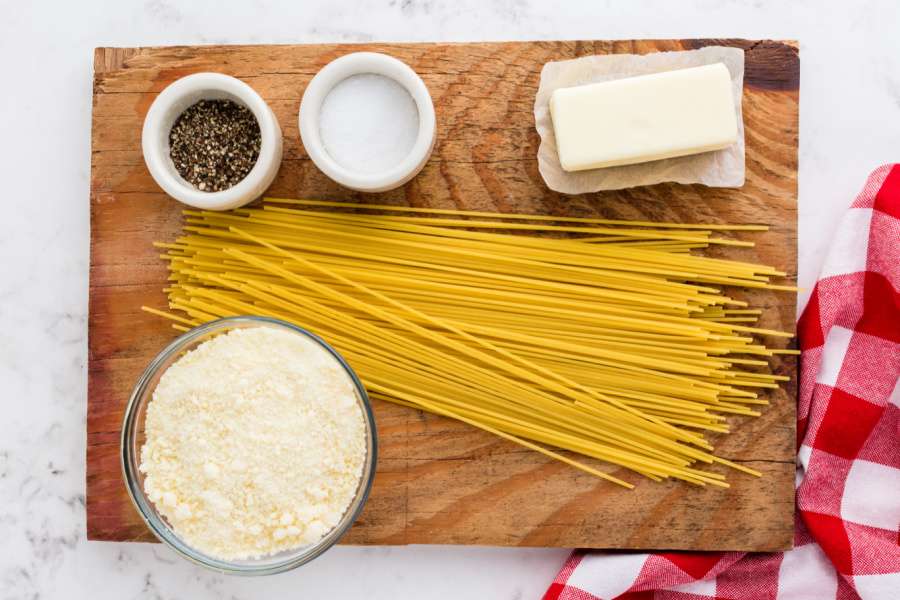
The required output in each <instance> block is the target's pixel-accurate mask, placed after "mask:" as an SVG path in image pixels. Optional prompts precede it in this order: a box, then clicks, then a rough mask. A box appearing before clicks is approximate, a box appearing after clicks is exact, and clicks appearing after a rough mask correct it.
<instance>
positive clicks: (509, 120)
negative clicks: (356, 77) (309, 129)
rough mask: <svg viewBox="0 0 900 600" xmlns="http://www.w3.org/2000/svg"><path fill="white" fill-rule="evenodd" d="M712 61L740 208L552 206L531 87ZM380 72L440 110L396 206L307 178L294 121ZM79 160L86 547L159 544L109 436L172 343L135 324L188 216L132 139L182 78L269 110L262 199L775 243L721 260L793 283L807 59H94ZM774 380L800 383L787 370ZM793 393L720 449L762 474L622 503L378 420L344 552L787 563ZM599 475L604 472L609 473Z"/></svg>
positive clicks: (473, 55)
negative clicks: (86, 240) (433, 547)
mask: <svg viewBox="0 0 900 600" xmlns="http://www.w3.org/2000/svg"><path fill="white" fill-rule="evenodd" d="M710 44H724V45H731V46H738V47H742V48H744V49H745V50H746V78H745V87H744V97H743V102H744V120H745V124H746V143H747V183H746V185H744V187H743V188H741V189H711V188H706V187H703V186H700V185H693V186H683V185H674V184H672V185H657V186H652V187H643V188H635V189H630V190H625V191H619V192H606V193H597V194H589V195H583V196H564V195H560V194H556V193H554V192H551V191H549V190H548V189H547V188H546V187H545V186H544V185H543V182H542V181H541V177H540V175H539V174H538V169H537V163H536V160H535V156H536V152H537V146H538V143H539V141H538V136H537V134H536V132H535V129H534V117H533V112H532V110H533V101H534V95H535V92H536V91H537V87H538V82H539V78H540V71H541V67H542V66H543V65H544V63H545V62H547V61H551V60H562V59H569V58H574V57H578V56H585V55H590V54H605V53H623V52H630V53H648V52H656V51H665V50H683V49H691V48H697V47H701V46H705V45H710ZM360 50H369V51H376V52H385V53H388V54H392V55H394V56H396V57H398V58H400V59H401V60H403V61H405V62H407V63H408V64H409V65H411V66H412V67H413V68H414V69H415V70H416V71H417V72H418V73H420V74H421V76H422V78H423V79H424V80H425V83H426V84H427V85H428V88H429V90H430V91H431V94H432V97H433V98H434V103H435V108H436V111H437V122H438V139H437V145H436V146H435V151H434V155H433V156H432V158H431V160H430V161H429V162H428V164H427V166H426V167H425V169H424V170H423V171H422V173H421V174H420V175H419V176H418V177H416V178H415V179H414V180H412V181H411V182H410V183H408V184H407V185H406V186H404V187H403V188H401V189H398V190H394V191H391V192H387V193H384V194H376V195H365V194H358V193H354V192H349V191H347V190H345V189H342V188H340V187H339V186H337V185H336V184H334V183H333V182H331V181H330V180H329V179H328V178H327V177H325V176H324V175H323V174H322V173H321V172H319V171H318V170H317V169H316V167H315V166H314V165H313V164H312V163H311V161H310V160H309V157H308V156H307V154H306V152H305V151H304V149H303V146H302V144H301V143H300V138H299V135H298V131H297V110H298V107H299V104H300V98H301V96H302V94H303V91H304V89H305V87H306V84H307V83H308V82H309V80H310V78H311V77H312V76H313V75H314V74H315V73H316V72H317V71H318V70H319V69H320V68H322V67H323V66H324V65H325V64H326V63H328V62H329V61H331V60H332V59H334V58H336V57H338V56H341V55H343V54H345V53H348V52H352V51H360ZM94 69H95V78H94V106H93V130H92V160H91V198H90V202H91V268H90V315H89V366H88V418H87V534H88V537H89V538H90V539H99V540H143V541H151V540H153V537H152V535H151V534H150V533H149V531H148V530H147V529H146V528H145V526H144V524H143V522H142V521H141V519H140V518H139V517H138V515H137V513H136V512H135V510H134V508H133V507H132V505H131V502H130V501H129V499H128V496H127V494H126V491H125V487H124V485H123V482H122V476H121V470H120V466H119V433H120V426H121V421H122V414H123V410H124V406H125V403H126V401H127V399H128V396H129V393H130V391H131V387H132V385H133V384H134V382H135V381H136V379H137V377H138V375H139V374H140V372H141V371H142V370H143V369H144V367H145V366H146V365H147V363H148V362H149V361H150V359H151V358H152V357H153V356H154V355H155V354H156V353H157V352H158V351H159V350H160V349H161V348H162V347H163V346H164V345H165V344H166V343H167V342H168V341H170V340H171V339H172V338H173V337H174V336H175V335H176V333H175V332H174V331H173V330H172V329H171V328H170V327H169V324H168V323H167V322H164V321H163V320H162V319H159V318H157V317H154V316H152V315H149V314H146V313H144V312H141V310H140V306H141V305H142V304H147V305H151V306H157V307H160V308H162V307H164V306H165V297H164V296H163V293H162V291H161V287H162V285H163V282H164V280H165V278H166V269H165V265H164V264H163V261H161V260H159V259H158V257H157V251H156V250H154V248H153V247H152V246H151V242H153V241H155V240H172V239H173V238H174V237H175V236H176V235H177V233H178V231H179V228H180V225H181V215H180V209H181V206H180V205H179V204H178V203H176V202H175V201H173V200H171V199H170V198H168V197H166V195H165V194H163V193H162V192H161V190H160V189H159V188H158V187H157V186H156V184H155V183H154V182H153V180H152V179H151V177H150V174H149V173H148V171H147V169H146V167H145V166H144V162H143V159H142V157H141V145H140V135H141V125H142V122H143V118H144V115H145V114H146V112H147V109H148V107H149V106H150V104H151V102H152V101H153V99H154V98H155V97H156V94H157V93H158V92H160V91H161V90H162V89H163V88H164V87H165V86H167V85H168V84H170V83H171V82H173V81H174V80H176V79H177V78H179V77H181V76H183V75H187V74H189V73H195V72H199V71H217V72H222V73H227V74H230V75H234V76H236V77H239V78H241V79H242V80H244V81H246V82H247V83H249V84H250V85H251V86H253V88H254V89H256V90H257V91H258V92H259V93H260V94H261V95H262V96H263V98H265V100H266V101H267V102H268V103H269V104H270V105H271V107H272V109H273V110H274V111H275V114H276V116H277V117H278V120H279V122H280V124H281V128H282V131H283V133H284V164H283V165H282V168H281V171H280V173H279V175H278V178H277V179H276V180H275V182H274V183H273V185H272V187H271V189H270V193H271V194H273V195H278V196H282V197H308V198H318V199H337V200H341V199H345V200H354V201H368V202H383V203H394V204H403V205H414V206H431V207H445V208H446V207H449V208H463V209H478V210H497V211H504V212H519V213H541V214H558V215H570V216H590V215H599V216H604V217H613V218H626V219H654V220H668V221H686V222H687V221H689V222H734V223H768V224H770V225H771V226H772V229H771V231H769V232H768V233H764V234H747V235H744V236H742V237H743V239H751V240H753V241H755V242H756V243H757V246H756V248H755V249H733V250H727V251H724V254H723V255H727V256H729V257H733V258H736V259H740V260H751V261H758V262H763V263H767V264H771V265H775V266H776V267H778V268H780V269H784V270H786V271H787V272H788V273H789V274H790V277H791V279H795V275H796V263H797V255H796V233H797V212H796V207H797V204H796V197H797V138H798V112H797V111H798V81H799V69H800V67H799V57H798V51H797V47H796V44H794V43H791V42H771V41H758V42H752V41H746V40H674V41H666V40H653V41H620V42H592V41H567V42H530V43H478V44H363V45H298V46H231V47H227V46H209V47H170V48H127V49H122V48H99V49H97V50H96V54H95V62H94ZM733 293H734V295H736V296H738V297H743V298H746V299H749V300H750V301H751V302H752V303H753V305H754V306H757V307H761V308H763V309H764V314H763V318H762V321H761V324H762V326H764V327H772V328H778V329H785V330H792V329H793V326H794V317H795V310H796V306H795V302H796V299H795V295H794V294H792V293H773V292H761V293H760V292H754V293H749V292H746V291H742V290H734V291H733ZM773 366H774V369H775V371H776V372H778V373H781V374H787V375H791V376H792V377H795V376H796V361H795V360H794V358H793V357H788V358H782V359H777V360H775V361H774V363H773ZM795 397H796V381H795V380H794V379H792V381H791V382H790V383H789V384H787V385H786V386H785V387H784V389H783V390H781V391H779V392H776V393H773V394H771V395H769V399H770V400H771V402H772V404H771V406H769V407H767V409H766V410H765V413H764V415H763V416H762V417H760V418H757V419H746V418H744V419H733V420H732V421H731V423H732V425H733V427H734V430H733V433H731V434H730V435H727V436H721V437H719V438H716V437H713V438H712V439H713V441H714V443H715V444H716V447H717V452H718V453H719V455H721V456H723V457H726V458H729V459H731V460H736V461H739V462H742V463H745V464H747V465H749V466H752V467H754V468H756V469H759V470H761V471H762V472H763V473H764V475H763V477H762V478H761V479H755V478H752V477H749V476H745V475H742V474H740V473H737V472H733V471H732V472H730V473H728V477H729V481H730V482H731V484H732V487H731V488H730V489H728V490H720V489H717V488H709V489H706V488H698V487H694V486H690V485H687V484H684V483H676V482H671V483H663V484H659V483H654V482H651V481H648V480H643V479H641V478H639V477H637V476H633V474H630V473H619V472H617V474H618V475H619V476H622V477H625V478H626V479H629V480H630V481H633V482H635V483H637V484H638V487H637V489H636V490H634V491H628V490H624V489H622V488H619V487H617V486H614V485H611V484H608V483H605V482H603V481H601V480H598V479H596V478H594V477H592V476H590V475H586V474H584V473H581V472H579V471H577V470H575V469H573V468H571V467H568V466H566V465H564V464H561V463H559V462H556V461H553V460H551V459H547V458H545V457H544V456H542V455H540V454H538V453H535V452H531V451H528V450H524V449H522V448H519V447H517V446H514V445H512V444H510V443H507V442H505V441H503V440H499V439H497V438H495V437H493V436H491V435H488V434H485V433H482V432H480V431H477V430H475V429H473V428H471V427H468V426H466V425H464V424H460V423H456V422H453V421H450V420H447V419H444V418H440V417H435V416H432V415H428V414H424V413H421V412H416V411H413V410H410V409H407V408H403V407H398V406H394V405H389V404H384V403H376V405H375V411H376V415H377V422H378V432H379V445H380V456H379V460H378V471H377V475H376V478H375V485H374V489H373V491H372V495H371V497H370V499H369V502H368V504H367V505H366V508H365V510H364V512H363V514H362V516H361V518H360V519H359V520H358V522H357V523H356V524H355V525H354V527H353V528H352V529H351V531H350V532H349V534H348V535H347V536H346V537H345V538H344V542H345V543H351V544H411V543H436V544H437V543H440V544H484V545H523V546H564V547H591V548H632V549H649V548H659V549H705V550H781V549H785V548H788V547H790V546H791V543H792V539H793V525H794V520H793V508H794V488H793V481H794V448H795V433H794V419H795V417H794V415H795ZM609 470H611V471H612V468H611V467H610V468H609Z"/></svg>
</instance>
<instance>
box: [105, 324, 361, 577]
mask: <svg viewBox="0 0 900 600" xmlns="http://www.w3.org/2000/svg"><path fill="white" fill-rule="evenodd" d="M232 323H251V324H253V323H260V324H262V326H266V325H275V326H279V327H283V328H286V329H289V330H292V331H294V332H295V333H298V334H300V335H304V336H306V337H308V338H310V339H312V340H313V341H314V342H316V343H318V344H319V345H320V346H321V347H322V348H324V349H325V350H327V351H328V352H329V353H330V354H331V355H332V356H334V357H335V358H336V359H337V361H338V362H339V363H340V364H341V366H342V367H343V368H344V370H345V371H346V373H347V374H348V375H349V376H350V379H351V380H352V381H353V384H354V386H355V388H356V390H357V392H358V394H359V400H360V404H361V405H362V408H363V418H364V419H365V421H366V424H367V430H368V431H367V436H368V437H369V438H371V443H370V444H367V446H368V447H369V451H368V452H366V460H365V462H364V463H363V474H362V475H361V480H362V479H363V478H364V476H365V473H366V470H368V472H369V476H368V477H367V478H365V481H361V482H360V486H359V488H358V493H357V494H356V495H355V496H354V497H353V499H352V500H351V503H350V505H349V506H348V507H347V511H346V512H345V513H344V516H343V517H341V520H340V521H339V522H338V524H337V525H336V526H335V527H334V528H333V529H332V530H331V531H329V532H328V533H327V534H326V535H325V536H324V537H323V538H322V539H321V540H319V541H318V542H316V543H315V544H313V545H311V546H309V550H308V551H307V552H304V553H301V554H299V555H297V556H293V557H289V558H286V559H285V560H283V561H281V562H276V563H271V564H265V565H260V566H253V565H252V564H242V563H235V562H231V561H227V560H221V559H218V558H214V557H212V556H209V555H207V554H204V553H202V552H200V551H198V550H195V549H194V548H192V547H191V546H189V545H188V544H186V543H185V542H184V541H183V540H182V539H181V538H180V537H179V536H178V535H177V534H176V533H175V532H174V530H172V529H171V528H170V527H169V526H168V525H167V524H166V523H165V522H163V520H162V519H160V518H158V517H157V516H155V514H154V511H153V510H152V508H151V501H150V500H149V498H147V496H146V494H145V493H144V490H143V489H142V488H141V486H140V484H139V483H138V479H137V476H136V474H135V473H134V471H133V469H132V466H131V465H132V463H134V464H137V461H135V460H134V459H135V458H139V457H135V456H134V454H135V453H134V452H133V451H132V446H133V443H132V442H133V440H132V437H133V436H132V434H131V433H130V432H133V431H134V429H135V428H134V427H133V425H134V421H135V419H136V418H137V412H138V400H139V398H141V396H143V394H144V392H145V391H146V388H147V387H148V385H149V384H150V380H151V379H152V378H153V377H154V375H156V373H157V372H158V370H159V368H160V366H161V365H162V364H163V363H164V362H165V361H166V360H167V359H168V358H170V356H171V355H172V354H174V353H177V352H179V351H180V350H182V349H183V348H184V347H186V346H188V345H189V344H190V343H191V342H193V341H195V340H196V339H197V338H199V337H202V336H204V335H206V334H208V333H209V332H211V331H215V330H217V329H223V330H225V329H227V328H228V325H229V324H232ZM377 459H378V432H377V429H376V424H375V415H374V413H373V412H372V403H371V400H370V399H369V396H368V394H367V393H366V388H365V386H364V385H363V384H362V382H361V381H360V380H359V377H358V376H357V375H356V372H355V371H354V370H353V369H352V367H350V365H349V364H348V363H347V361H346V360H345V359H344V357H343V356H341V355H340V354H339V353H338V352H337V350H335V349H334V348H332V347H331V345H330V344H328V342H326V341H325V340H323V339H322V338H321V337H319V336H318V335H316V334H315V333H313V332H311V331H309V330H307V329H304V328H302V327H299V326H297V325H294V324H293V323H289V322H287V321H283V320H281V319H276V318H273V317H264V316H257V315H239V316H234V317H224V318H221V319H216V320H214V321H209V322H207V323H204V324H202V325H199V326H197V327H194V328H193V329H190V330H189V331H187V332H185V333H183V334H182V335H180V336H178V337H177V338H175V339H174V340H173V341H172V342H170V343H169V344H168V345H167V346H166V347H165V348H163V349H162V350H161V351H160V352H159V353H158V354H157V355H156V356H155V357H154V358H153V360H152V361H150V364H149V365H148V366H147V368H146V369H144V372H143V373H142V374H141V376H140V377H139V378H138V380H137V383H136V384H135V386H134V388H133V390H132V392H131V396H130V397H129V398H128V404H127V405H126V407H125V414H124V417H123V419H122V431H121V434H120V439H119V461H120V465H121V468H122V478H123V479H124V482H125V488H126V489H127V490H128V496H129V498H131V502H132V504H133V505H134V507H135V508H136V509H137V512H138V514H139V515H140V517H141V519H142V520H143V521H144V523H145V524H146V525H147V527H148V528H149V529H150V531H151V532H152V533H153V535H154V536H155V537H156V538H157V539H159V541H161V542H162V543H163V544H165V545H166V546H168V547H170V548H172V549H173V550H174V551H175V552H176V553H178V554H179V555H180V556H182V557H183V558H186V559H188V560H189V561H191V562H192V563H194V564H196V565H199V566H201V567H205V568H208V569H211V570H213V571H217V572H220V573H226V574H235V575H272V574H275V573H283V572H285V571H289V570H291V569H295V568H297V567H299V566H301V565H304V564H306V563H308V562H309V561H311V560H313V559H315V558H316V557H318V556H320V555H321V554H322V553H323V552H325V551H326V550H328V549H329V548H331V547H332V546H334V545H335V544H336V543H337V542H338V540H340V539H341V538H342V537H343V536H344V534H345V533H346V532H347V530H349V529H350V527H351V526H352V525H353V523H354V522H355V521H356V519H357V518H358V517H359V515H360V514H361V513H362V510H363V507H364V506H365V504H366V501H367V500H368V497H369V493H370V492H371V490H372V484H373V481H374V479H375V470H376V467H377V463H378V460H377ZM354 504H355V506H354Z"/></svg>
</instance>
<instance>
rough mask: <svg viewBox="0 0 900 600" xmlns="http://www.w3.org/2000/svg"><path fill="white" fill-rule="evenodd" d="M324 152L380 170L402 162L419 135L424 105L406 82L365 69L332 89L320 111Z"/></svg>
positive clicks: (361, 168)
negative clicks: (421, 105) (417, 106)
mask: <svg viewBox="0 0 900 600" xmlns="http://www.w3.org/2000/svg"><path fill="white" fill-rule="evenodd" d="M319 135H320V136H321V138H322V144H323V145H324V146H325V151H326V152H328V154H329V155H330V156H331V158H333V159H334V160H335V162H337V163H338V164H340V165H341V166H343V167H345V168H347V169H350V170H351V171H356V172H359V173H380V172H383V171H387V170H389V169H392V168H394V167H396V166H397V165H399V164H400V163H401V162H402V161H403V159H404V158H406V156H407V155H408V154H409V153H410V151H411V150H412V149H413V146H414V145H415V143H416V138H417V137H418V135H419V110H418V108H416V103H415V100H413V98H412V96H410V95H409V92H407V91H406V89H404V88H403V86H402V85H400V84H399V83H397V82H396V81H394V80H393V79H390V78H389V77H384V76H382V75H376V74H374V73H364V74H360V75H353V76H351V77H348V78H347V79H345V80H343V81H341V82H340V83H338V84H337V85H335V86H334V88H333V89H332V90H331V91H330V92H329V93H328V95H327V96H326V97H325V100H324V102H323V103H322V109H321V113H320V115H319Z"/></svg>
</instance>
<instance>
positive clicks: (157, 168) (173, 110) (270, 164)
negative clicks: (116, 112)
mask: <svg viewBox="0 0 900 600" xmlns="http://www.w3.org/2000/svg"><path fill="white" fill-rule="evenodd" d="M200 100H231V101H233V102H235V103H237V104H240V105H242V106H246V107H247V108H248V109H250V112H252V113H253V116H254V117H255V118H256V122H257V123H258V124H259V133H260V138H261V139H260V148H259V158H257V159H256V164H255V165H253V168H252V169H250V172H249V173H248V174H247V176H246V177H244V178H243V179H242V180H241V181H240V182H238V183H237V184H235V185H234V186H232V187H230V188H228V189H227V190H222V191H220V192H203V191H200V190H198V189H197V188H195V187H194V186H193V185H191V184H190V183H189V182H188V181H186V180H185V179H184V178H183V177H182V176H181V175H180V174H179V173H178V170H177V169H176V168H175V164H174V163H173V162H172V158H171V156H170V155H169V132H170V131H171V130H172V125H174V123H175V121H176V120H177V119H178V117H179V116H181V113H183V112H184V111H185V110H186V109H188V108H189V107H191V106H193V105H194V104H196V103H197V102H199V101H200ZM141 147H142V150H143V153H144V162H145V163H147V169H149V171H150V175H152V176H153V180H154V181H156V183H157V185H159V187H161V188H162V189H163V191H164V192H165V193H167V194H168V195H169V196H171V197H173V198H175V199H176V200H178V201H180V202H183V203H184V204H187V205H188V206H193V207H195V208H201V209H206V210H230V209H232V208H237V207H239V206H243V205H245V204H247V203H248V202H252V201H253V200H256V199H257V198H259V197H260V196H262V194H263V192H264V191H266V188H268V187H269V185H271V183H272V180H273V179H275V175H276V174H277V173H278V168H279V167H280V166H281V151H282V148H281V127H279V126H278V120H277V119H276V118H275V113H273V112H272V109H271V108H269V105H268V104H266V102H265V100H263V99H262V97H261V96H260V95H259V94H257V93H256V91H254V89H253V88H251V87H250V86H249V85H247V84H246V83H244V82H243V81H241V80H240V79H236V78H234V77H230V76H228V75H223V74H221V73H195V74H194V75H188V76H187V77H182V78H181V79H179V80H177V81H175V82H174V83H172V84H171V85H169V86H168V87H167V88H166V89H164V90H163V91H162V92H161V93H160V94H159V96H157V97H156V100H154V101H153V104H152V105H150V110H149V111H148V112H147V116H146V118H145V119H144V129H143V132H142V135H141Z"/></svg>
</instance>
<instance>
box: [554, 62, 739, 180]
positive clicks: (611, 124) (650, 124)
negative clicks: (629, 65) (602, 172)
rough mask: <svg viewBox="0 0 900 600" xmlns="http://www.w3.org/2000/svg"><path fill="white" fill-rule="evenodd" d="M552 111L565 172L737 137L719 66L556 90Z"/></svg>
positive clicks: (727, 82)
mask: <svg viewBox="0 0 900 600" xmlns="http://www.w3.org/2000/svg"><path fill="white" fill-rule="evenodd" d="M550 116H551V118H552V119H553V131H554V133H555V135H556V147H557V151H558V152H559V162H560V164H561V165H562V168H563V169H564V170H566V171H584V170H586V169H598V168H601V167H614V166H619V165H631V164H635V163H641V162H648V161H651V160H660V159H662V158H672V157H675V156H686V155H688V154H698V153H700V152H709V151H711V150H720V149H722V148H725V147H727V146H730V145H731V144H733V143H734V142H735V141H737V136H738V127H737V118H736V116H735V110H734V97H733V96H732V90H731V75H730V74H729V73H728V69H727V68H726V67H725V65H724V64H722V63H716V64H713V65H705V66H702V67H693V68H690V69H680V70H677V71H666V72H663V73H653V74H651V75H641V76H639V77H629V78H626V79H617V80H614V81H606V82H603V83H594V84H591V85H583V86H578V87H570V88H560V89H558V90H556V91H554V92H553V96H552V97H551V98H550Z"/></svg>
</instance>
